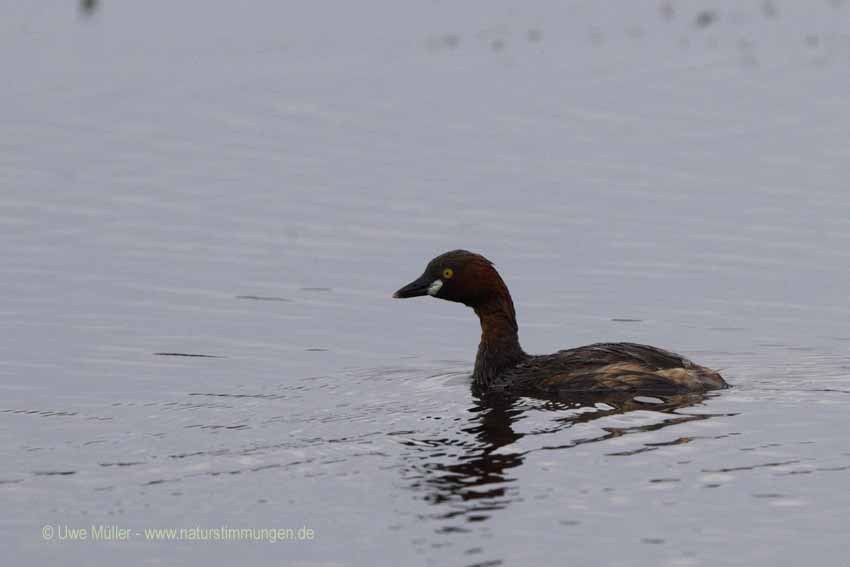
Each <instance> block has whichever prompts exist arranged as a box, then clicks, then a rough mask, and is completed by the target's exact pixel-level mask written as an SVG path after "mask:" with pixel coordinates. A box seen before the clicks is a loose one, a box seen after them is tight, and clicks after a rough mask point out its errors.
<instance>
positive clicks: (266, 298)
mask: <svg viewBox="0 0 850 567" xmlns="http://www.w3.org/2000/svg"><path fill="white" fill-rule="evenodd" d="M236 299H251V300H254V301H289V300H288V299H286V298H285V297H275V296H272V295H237V296H236Z"/></svg>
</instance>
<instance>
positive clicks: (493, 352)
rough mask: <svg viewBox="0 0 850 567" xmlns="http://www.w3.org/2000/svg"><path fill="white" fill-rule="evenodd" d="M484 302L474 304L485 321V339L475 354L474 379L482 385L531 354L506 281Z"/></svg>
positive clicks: (484, 385) (476, 312) (487, 383)
mask: <svg viewBox="0 0 850 567" xmlns="http://www.w3.org/2000/svg"><path fill="white" fill-rule="evenodd" d="M499 283H500V284H501V286H499V287H500V288H501V289H498V290H497V291H496V292H495V293H493V294H490V295H489V296H488V297H487V298H486V299H485V300H483V301H482V302H481V303H477V304H475V305H472V306H471V307H472V308H473V309H474V310H475V314H476V315H478V319H479V320H480V321H481V343H480V344H479V345H478V355H477V356H476V357H475V370H474V371H473V373H472V380H473V382H474V383H475V384H476V385H478V386H483V387H487V386H489V385H491V384H492V383H493V382H494V381H495V380H496V378H497V377H498V375H499V373H501V372H503V371H504V370H506V369H508V368H511V367H513V366H516V365H517V364H518V363H519V362H521V361H522V360H524V359H525V358H527V357H528V355H527V354H525V352H524V351H523V350H522V347H521V346H520V344H519V329H518V327H517V322H516V311H515V310H514V303H513V300H512V299H511V294H510V293H508V289H507V287H505V285H504V283H502V282H499Z"/></svg>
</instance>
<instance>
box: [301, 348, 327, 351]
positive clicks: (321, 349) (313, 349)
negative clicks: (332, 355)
mask: <svg viewBox="0 0 850 567" xmlns="http://www.w3.org/2000/svg"><path fill="white" fill-rule="evenodd" d="M304 350H306V351H307V352H328V349H326V348H305V349H304Z"/></svg>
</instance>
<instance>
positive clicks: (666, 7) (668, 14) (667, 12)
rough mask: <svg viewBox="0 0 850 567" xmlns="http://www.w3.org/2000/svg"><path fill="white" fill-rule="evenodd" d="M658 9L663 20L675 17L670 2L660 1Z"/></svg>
mask: <svg viewBox="0 0 850 567" xmlns="http://www.w3.org/2000/svg"><path fill="white" fill-rule="evenodd" d="M658 11H659V12H661V16H662V17H663V18H664V19H665V20H672V19H673V18H675V17H676V9H675V8H673V4H671V3H670V2H664V3H662V4H661V6H660V7H659V8H658Z"/></svg>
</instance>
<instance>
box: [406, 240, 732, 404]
mask: <svg viewBox="0 0 850 567" xmlns="http://www.w3.org/2000/svg"><path fill="white" fill-rule="evenodd" d="M422 295H432V296H434V297H438V298H440V299H445V300H448V301H456V302H459V303H463V304H465V305H467V306H469V307H472V308H473V309H474V310H475V313H476V314H477V315H478V318H479V319H480V321H481V343H480V345H479V346H478V355H477V356H476V358H475V370H474V371H473V373H472V379H473V384H474V385H475V386H476V388H478V389H479V390H480V391H484V392H493V391H501V392H514V393H547V394H550V393H551V394H557V393H566V392H575V393H580V392H589V393H595V392H599V393H610V392H632V393H657V394H663V393H668V394H672V393H684V392H704V391H707V390H716V389H720V388H727V387H728V384H727V383H726V382H725V381H724V380H723V378H722V377H721V376H720V374H718V373H717V372H715V371H714V370H711V369H710V368H706V367H704V366H700V365H698V364H695V363H693V362H691V361H690V360H688V359H686V358H684V357H682V356H679V355H678V354H674V353H672V352H668V351H666V350H662V349H659V348H655V347H651V346H647V345H639V344H634V343H597V344H592V345H588V346H583V347H578V348H573V349H568V350H561V351H558V352H556V353H554V354H546V355H529V354H526V352H525V351H524V350H523V349H522V347H521V346H520V344H519V334H518V327H517V323H516V313H515V310H514V304H513V300H512V299H511V295H510V293H509V292H508V288H507V286H506V285H505V282H504V281H503V280H502V278H501V276H500V275H499V273H498V272H497V271H496V268H494V267H493V264H492V262H490V261H489V260H487V259H486V258H484V257H483V256H481V255H479V254H474V253H472V252H468V251H466V250H453V251H451V252H446V253H445V254H442V255H440V256H437V257H436V258H434V259H433V260H431V262H429V263H428V266H427V267H426V268H425V272H424V273H423V274H422V275H421V276H420V277H419V278H418V279H416V280H415V281H413V282H411V283H409V284H408V285H406V286H404V287H403V288H401V289H400V290H398V291H397V292H396V293H395V294H394V296H393V297H398V298H405V297H418V296H422Z"/></svg>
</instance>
